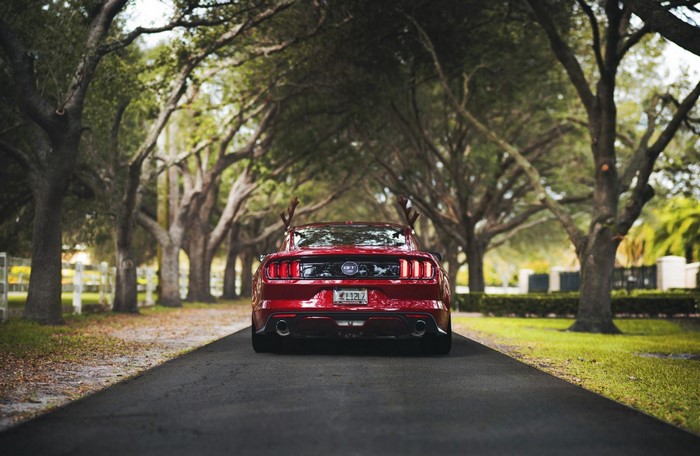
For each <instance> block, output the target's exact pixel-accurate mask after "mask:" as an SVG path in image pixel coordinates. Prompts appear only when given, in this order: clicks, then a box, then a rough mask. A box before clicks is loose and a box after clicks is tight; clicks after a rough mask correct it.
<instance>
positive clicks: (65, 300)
mask: <svg viewBox="0 0 700 456" xmlns="http://www.w3.org/2000/svg"><path fill="white" fill-rule="evenodd" d="M153 299H154V300H157V299H158V296H157V295H156V294H155V293H154V294H153ZM138 300H139V302H144V301H146V293H139V294H138ZM26 301H27V293H10V295H9V296H8V299H7V302H8V304H9V306H10V307H11V308H22V307H24V304H25V302H26ZM61 303H62V304H63V305H64V306H70V305H73V292H64V293H61ZM81 303H82V305H83V306H86V305H93V304H99V303H100V294H99V293H91V292H83V293H82V294H81Z"/></svg>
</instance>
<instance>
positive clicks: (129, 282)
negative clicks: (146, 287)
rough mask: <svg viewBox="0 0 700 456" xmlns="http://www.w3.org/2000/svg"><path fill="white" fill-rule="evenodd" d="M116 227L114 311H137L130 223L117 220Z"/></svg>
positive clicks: (134, 264)
mask: <svg viewBox="0 0 700 456" xmlns="http://www.w3.org/2000/svg"><path fill="white" fill-rule="evenodd" d="M117 224H118V225H117V228H116V230H115V231H116V251H117V252H116V253H117V280H116V285H115V289H114V306H113V309H112V310H114V312H122V313H138V312H139V308H138V289H137V282H136V263H135V262H134V258H133V256H132V254H131V234H132V229H133V227H132V226H131V224H130V223H128V222H124V221H118V222H117Z"/></svg>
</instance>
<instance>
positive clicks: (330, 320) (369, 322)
mask: <svg viewBox="0 0 700 456" xmlns="http://www.w3.org/2000/svg"><path fill="white" fill-rule="evenodd" d="M253 317H254V318H253V320H254V322H257V323H256V333H258V334H261V335H268V334H277V335H279V336H281V337H291V338H338V339H362V338H367V339H373V338H392V339H415V338H421V337H423V336H424V335H426V334H436V335H437V334H446V329H447V327H448V322H449V309H432V310H431V311H425V310H419V311H412V310H402V311H397V310H391V311H386V310H384V311H382V310H360V311H355V310H354V311H346V310H343V309H338V310H333V311H328V310H306V309H304V310H301V309H288V310H287V309H284V310H283V309H271V310H260V311H258V312H254V315H253Z"/></svg>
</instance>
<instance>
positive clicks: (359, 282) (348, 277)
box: [252, 222, 451, 339]
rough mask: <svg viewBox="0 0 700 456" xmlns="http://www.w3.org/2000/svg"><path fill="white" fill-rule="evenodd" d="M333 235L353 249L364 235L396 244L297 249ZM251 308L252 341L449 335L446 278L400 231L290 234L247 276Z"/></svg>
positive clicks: (324, 228)
mask: <svg viewBox="0 0 700 456" xmlns="http://www.w3.org/2000/svg"><path fill="white" fill-rule="evenodd" d="M335 230H339V231H348V232H352V233H354V232H357V233H359V234H358V235H357V237H358V238H359V239H360V241H359V242H364V240H363V239H362V236H364V235H365V234H366V235H367V236H369V237H371V236H373V235H374V234H375V233H378V234H379V237H380V238H381V236H384V235H386V233H393V235H392V239H391V240H393V238H397V239H398V241H397V244H399V245H393V246H388V245H328V246H318V245H310V246H304V245H299V244H302V243H303V241H304V239H303V237H301V236H303V235H304V233H307V234H308V233H311V237H313V235H314V233H318V232H323V233H326V232H328V233H334V232H335ZM366 232H367V233H366ZM297 236H299V237H300V242H298V243H296V242H295V237H297ZM352 236H355V234H353V235H352ZM320 239H321V240H322V242H325V241H324V240H325V238H323V237H320ZM369 241H370V242H373V241H375V240H374V239H369ZM376 242H381V239H380V240H379V241H376ZM345 299H348V302H346V301H345ZM365 299H366V301H365ZM252 307H253V308H252V310H253V312H252V322H253V328H252V329H253V335H254V336H253V337H254V338H255V337H256V336H258V337H259V336H272V337H275V336H281V337H293V338H397V339H412V338H413V339H421V338H423V337H425V336H426V335H427V337H431V336H445V335H446V334H448V332H449V333H450V334H451V329H450V287H449V283H448V280H447V275H446V274H445V271H444V270H443V268H442V266H441V264H440V261H438V259H437V258H436V256H435V255H434V254H431V253H428V252H423V251H421V250H420V249H419V247H418V243H417V242H416V239H415V237H414V236H413V234H412V230H411V229H410V228H408V227H405V226H401V225H393V224H378V223H350V222H348V223H324V224H313V225H303V226H299V227H293V228H290V229H289V230H288V231H287V233H286V236H285V240H284V242H283V244H282V247H281V248H280V251H279V252H277V253H274V254H270V255H267V256H265V257H264V259H263V260H262V261H261V263H260V266H259V267H258V269H257V271H256V273H255V275H254V278H253V296H252ZM280 322H281V323H280Z"/></svg>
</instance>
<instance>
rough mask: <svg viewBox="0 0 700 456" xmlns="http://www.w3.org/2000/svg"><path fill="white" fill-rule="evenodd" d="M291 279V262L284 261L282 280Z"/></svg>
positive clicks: (282, 264) (281, 272)
mask: <svg viewBox="0 0 700 456" xmlns="http://www.w3.org/2000/svg"><path fill="white" fill-rule="evenodd" d="M288 278H289V261H283V262H281V263H280V279H288Z"/></svg>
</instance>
